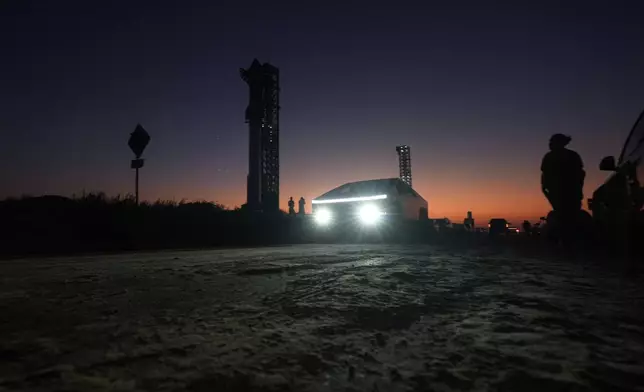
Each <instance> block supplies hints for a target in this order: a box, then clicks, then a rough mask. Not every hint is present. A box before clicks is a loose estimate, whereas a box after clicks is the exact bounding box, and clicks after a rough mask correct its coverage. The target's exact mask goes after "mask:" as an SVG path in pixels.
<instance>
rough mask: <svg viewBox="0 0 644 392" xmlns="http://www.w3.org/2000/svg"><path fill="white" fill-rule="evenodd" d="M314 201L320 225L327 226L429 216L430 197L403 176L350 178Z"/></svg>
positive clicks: (315, 219) (367, 224) (377, 223)
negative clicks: (406, 181) (423, 194)
mask: <svg viewBox="0 0 644 392" xmlns="http://www.w3.org/2000/svg"><path fill="white" fill-rule="evenodd" d="M311 203H312V206H313V207H312V208H313V209H312V212H313V219H314V221H315V223H316V225H318V226H321V227H326V228H332V227H339V226H343V227H346V226H347V225H350V226H355V225H358V226H361V227H375V226H379V225H381V224H383V223H384V222H386V221H401V220H427V201H426V200H425V199H423V198H422V197H421V196H420V195H419V194H418V192H416V191H415V190H414V189H413V188H412V187H411V186H409V185H408V184H406V183H405V182H403V181H402V180H400V179H399V178H386V179H378V180H367V181H357V182H350V183H347V184H344V185H341V186H339V187H337V188H335V189H332V190H330V191H329V192H327V193H325V194H323V195H321V196H319V197H317V198H315V199H313V200H312V202H311Z"/></svg>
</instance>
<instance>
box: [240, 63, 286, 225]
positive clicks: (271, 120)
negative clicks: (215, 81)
mask: <svg viewBox="0 0 644 392" xmlns="http://www.w3.org/2000/svg"><path fill="white" fill-rule="evenodd" d="M239 73H240V75H241V78H242V79H243V80H244V81H245V82H246V83H248V87H249V90H250V94H249V100H248V107H247V108H246V123H247V124H248V178H247V188H246V191H247V193H246V203H247V207H248V208H249V209H250V210H252V211H265V212H276V211H279V189H280V159H279V158H280V157H279V133H280V131H279V129H280V127H279V110H280V106H279V91H280V88H279V69H278V68H277V67H275V66H273V65H271V64H269V63H264V64H261V63H260V62H259V61H257V59H254V60H253V63H252V64H251V66H250V67H249V68H248V69H244V68H240V69H239Z"/></svg>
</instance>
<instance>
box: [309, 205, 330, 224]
mask: <svg viewBox="0 0 644 392" xmlns="http://www.w3.org/2000/svg"><path fill="white" fill-rule="evenodd" d="M313 218H314V219H315V222H316V223H317V224H319V225H328V224H329V223H330V222H331V218H332V215H331V211H330V210H329V209H328V208H323V209H320V210H317V211H315V213H314V214H313Z"/></svg>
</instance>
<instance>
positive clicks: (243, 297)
mask: <svg viewBox="0 0 644 392" xmlns="http://www.w3.org/2000/svg"><path fill="white" fill-rule="evenodd" d="M0 279H1V284H0V314H1V319H0V320H1V322H0V358H2V359H1V360H0V391H18V390H20V391H183V390H187V391H383V392H384V391H388V392H394V391H417V390H423V391H488V390H489V391H586V390H606V391H630V390H637V391H644V361H642V359H643V358H644V285H643V283H644V280H643V279H641V277H638V276H633V275H626V274H623V273H620V272H619V269H615V268H604V267H602V266H598V265H590V264H585V263H579V262H567V261H565V260H557V259H555V258H552V259H548V260H543V259H541V260H540V259H532V258H526V257H519V256H517V255H514V254H512V252H509V251H506V252H496V251H495V252H489V251H483V250H461V251H456V250H452V251H448V250H440V249H438V248H435V247H429V246H379V245H333V246H321V245H316V246H293V247H277V248H263V249H239V250H214V251H181V252H176V251H175V252H157V253H140V254H125V255H108V256H86V257H70V258H49V259H22V260H5V261H0Z"/></svg>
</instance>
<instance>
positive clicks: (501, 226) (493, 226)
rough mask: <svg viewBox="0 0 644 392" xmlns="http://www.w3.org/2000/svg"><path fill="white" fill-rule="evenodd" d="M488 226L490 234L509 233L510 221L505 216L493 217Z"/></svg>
mask: <svg viewBox="0 0 644 392" xmlns="http://www.w3.org/2000/svg"><path fill="white" fill-rule="evenodd" d="M487 227H488V229H489V230H488V232H489V233H490V235H500V234H507V231H508V227H510V223H509V222H508V221H507V220H505V219H503V218H493V219H490V223H488V225H487Z"/></svg>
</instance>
